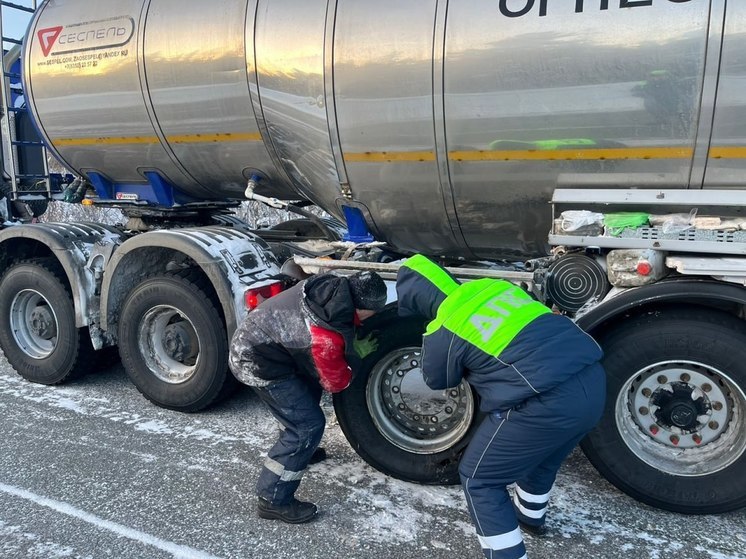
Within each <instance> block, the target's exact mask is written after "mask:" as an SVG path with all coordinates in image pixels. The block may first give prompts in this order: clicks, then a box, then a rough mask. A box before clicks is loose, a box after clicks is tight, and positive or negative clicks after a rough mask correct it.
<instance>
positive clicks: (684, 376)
mask: <svg viewBox="0 0 746 559" xmlns="http://www.w3.org/2000/svg"><path fill="white" fill-rule="evenodd" d="M679 378H680V379H681V382H689V381H690V380H692V377H691V376H689V374H688V373H684V374H682V375H681V376H680V377H679Z"/></svg>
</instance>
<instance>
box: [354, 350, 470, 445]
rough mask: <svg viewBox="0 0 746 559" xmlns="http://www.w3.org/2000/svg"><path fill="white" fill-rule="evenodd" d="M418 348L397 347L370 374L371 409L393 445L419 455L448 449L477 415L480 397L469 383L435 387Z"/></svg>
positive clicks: (375, 420) (375, 421) (374, 420)
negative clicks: (476, 403)
mask: <svg viewBox="0 0 746 559" xmlns="http://www.w3.org/2000/svg"><path fill="white" fill-rule="evenodd" d="M421 358H422V357H421V351H420V349H419V348H416V347H408V348H402V349H398V350H395V351H393V352H391V353H389V354H388V355H386V356H385V357H384V358H383V359H382V360H380V361H379V362H378V364H376V366H375V367H374V368H373V370H372V371H371V373H370V376H369V377H368V386H367V389H366V400H367V404H368V410H369V412H370V415H371V418H372V419H373V422H374V424H375V425H376V427H377V428H378V430H379V432H380V433H381V434H382V435H383V436H384V437H385V438H386V439H387V440H388V441H389V442H390V443H392V444H393V445H395V446H397V447H398V448H401V449H402V450H406V451H407V452H412V453H415V454H435V453H437V452H443V451H445V450H448V449H449V448H451V447H452V446H453V445H455V444H456V443H457V442H458V441H460V440H461V439H462V438H463V437H464V435H466V433H467V431H468V430H469V427H470V426H471V424H472V421H473V419H474V397H473V395H472V392H471V388H470V387H469V385H468V384H467V383H466V382H463V381H462V382H461V384H459V385H458V386H457V387H456V388H450V389H448V390H437V391H436V390H430V388H428V387H427V385H426V384H425V381H424V379H423V377H422V370H421V368H420V367H421V365H420V364H421Z"/></svg>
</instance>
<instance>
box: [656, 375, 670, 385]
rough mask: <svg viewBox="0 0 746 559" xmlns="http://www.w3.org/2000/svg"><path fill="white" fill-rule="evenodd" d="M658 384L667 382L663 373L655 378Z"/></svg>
mask: <svg viewBox="0 0 746 559" xmlns="http://www.w3.org/2000/svg"><path fill="white" fill-rule="evenodd" d="M656 380H657V381H658V384H668V377H666V376H665V375H660V376H659V377H658V378H657V379H656Z"/></svg>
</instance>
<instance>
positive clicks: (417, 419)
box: [412, 415, 420, 421]
mask: <svg viewBox="0 0 746 559" xmlns="http://www.w3.org/2000/svg"><path fill="white" fill-rule="evenodd" d="M412 419H414V420H415V421H419V420H420V416H419V415H413V416H412Z"/></svg>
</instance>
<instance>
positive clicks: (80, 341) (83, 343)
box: [0, 258, 93, 385]
mask: <svg viewBox="0 0 746 559" xmlns="http://www.w3.org/2000/svg"><path fill="white" fill-rule="evenodd" d="M0 321H1V322H0V346H2V350H3V353H4V354H5V356H6V357H7V359H8V362H9V363H10V364H11V365H12V366H13V368H14V369H15V370H16V371H17V372H18V374H20V375H21V376H22V377H23V378H25V379H26V380H29V381H31V382H37V383H40V384H48V385H52V384H59V383H62V382H65V381H66V380H70V379H71V378H73V377H76V376H80V375H83V374H85V373H86V372H88V370H89V368H90V365H91V362H92V356H93V346H92V345H91V340H90V338H89V336H88V332H87V329H85V328H77V327H76V325H75V307H74V306H73V300H72V295H71V294H70V290H69V289H68V287H67V282H66V281H65V277H64V273H63V272H62V269H61V267H60V265H59V264H58V262H57V261H56V260H54V259H53V258H35V259H33V260H27V261H24V262H20V263H18V264H15V265H14V266H12V267H11V268H10V269H9V270H8V271H7V272H6V273H5V275H4V276H3V278H2V280H0Z"/></svg>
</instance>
